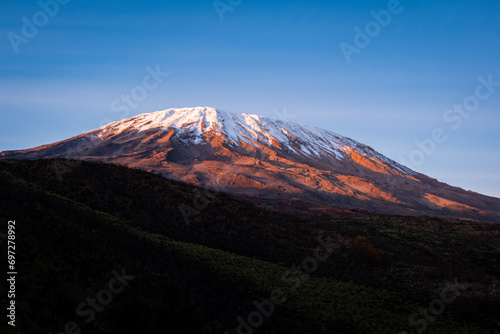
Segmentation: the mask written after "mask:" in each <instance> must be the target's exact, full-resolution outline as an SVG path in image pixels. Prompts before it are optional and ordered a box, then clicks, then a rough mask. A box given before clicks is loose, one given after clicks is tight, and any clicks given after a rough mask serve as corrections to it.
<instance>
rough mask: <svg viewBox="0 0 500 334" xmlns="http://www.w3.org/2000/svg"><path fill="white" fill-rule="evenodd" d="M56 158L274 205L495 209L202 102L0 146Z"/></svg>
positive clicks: (364, 154)
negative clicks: (40, 141) (53, 139)
mask: <svg viewBox="0 0 500 334" xmlns="http://www.w3.org/2000/svg"><path fill="white" fill-rule="evenodd" d="M55 157H64V158H73V159H86V160H98V161H104V162H111V163H118V164H123V165H127V166H131V167H139V168H142V169H145V170H148V171H151V172H154V173H157V174H161V175H163V176H165V177H167V178H171V179H176V180H180V181H184V182H188V183H192V184H196V185H199V186H202V187H211V188H216V189H219V190H221V191H224V192H227V193H230V194H233V195H238V196H245V197H247V198H249V197H250V198H254V199H255V200H258V201H260V202H268V203H273V204H280V205H299V203H300V205H301V206H304V205H305V206H309V207H314V208H317V209H319V208H321V209H324V208H325V207H328V206H343V207H356V208H362V209H368V210H375V211H381V212H387V213H399V214H435V215H450V216H455V217H468V218H476V219H483V220H489V221H497V220H499V217H500V199H496V198H492V197H487V196H483V195H480V194H476V193H472V192H467V191H464V190H463V189H460V188H455V187H451V186H449V185H446V184H444V183H440V182H438V181H437V180H435V179H432V178H429V177H427V176H425V175H422V174H419V173H417V172H415V171H412V170H411V169H409V168H407V167H405V166H402V165H400V164H398V163H396V162H395V161H393V160H391V159H389V158H387V157H385V156H384V155H382V154H380V153H378V152H376V151H375V150H373V149H372V148H370V147H369V146H366V145H363V144H361V143H359V142H357V141H355V140H352V139H350V138H346V137H343V136H341V135H339V134H336V133H333V132H330V131H327V130H323V129H320V128H317V127H311V126H305V125H300V124H296V123H291V122H287V121H283V120H279V119H274V118H268V117H263V116H258V115H247V114H235V113H230V112H225V111H221V110H216V109H214V108H208V107H197V108H182V109H167V110H163V111H157V112H153V113H148V114H141V115H138V116H135V117H132V118H128V119H125V120H121V121H117V122H113V123H110V124H108V125H106V126H103V127H101V128H99V129H96V130H93V131H90V132H88V133H85V134H82V135H80V136H77V137H74V138H70V139H68V140H65V141H62V142H58V143H54V144H50V145H45V146H41V147H37V148H34V149H29V150H21V151H9V152H2V153H0V158H14V159H34V158H55ZM304 203H307V204H304Z"/></svg>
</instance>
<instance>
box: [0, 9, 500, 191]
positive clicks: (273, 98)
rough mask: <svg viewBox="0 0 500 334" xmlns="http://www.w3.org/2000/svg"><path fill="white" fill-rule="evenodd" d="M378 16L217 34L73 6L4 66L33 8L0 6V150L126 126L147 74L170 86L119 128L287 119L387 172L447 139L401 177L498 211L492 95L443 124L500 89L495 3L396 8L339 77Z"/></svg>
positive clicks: (228, 27) (318, 16)
mask: <svg viewBox="0 0 500 334" xmlns="http://www.w3.org/2000/svg"><path fill="white" fill-rule="evenodd" d="M48 1H49V0H42V2H48ZM65 1H67V0H65ZM222 2H223V3H226V4H228V3H230V2H229V1H228V0H222ZM237 2H238V1H235V0H232V3H237ZM388 3H389V1H387V0H386V1H355V0H348V1H314V0H309V1H273V0H243V1H242V2H241V4H239V5H236V6H232V7H233V8H232V9H233V10H232V11H226V12H225V13H224V15H223V17H224V20H221V19H220V17H219V15H218V13H217V11H216V9H215V8H214V6H213V2H212V1H211V0H203V1H199V0H196V1H171V0H170V1H167V0H162V1H148V0H129V1H114V0H110V1H83V0H71V1H69V2H68V3H67V4H65V5H61V6H60V8H59V12H58V13H57V14H56V15H55V16H54V17H49V20H48V23H47V24H46V25H45V26H42V27H40V28H38V29H39V31H38V33H37V34H36V36H34V37H33V38H29V39H28V43H26V44H21V45H19V52H18V53H15V52H14V50H13V47H12V45H11V42H10V41H9V38H8V34H9V33H15V34H18V35H20V36H22V28H23V25H24V23H23V20H22V19H23V17H26V18H27V19H28V20H29V21H32V20H33V15H35V14H36V13H37V12H38V11H40V10H41V7H40V4H39V3H38V1H34V0H33V1H26V0H17V1H8V2H7V1H3V2H2V3H1V4H0V31H1V35H2V39H1V41H0V54H1V59H2V61H1V62H0V71H1V77H0V112H1V122H0V151H2V150H12V149H21V148H29V147H34V146H38V145H42V144H47V143H51V142H55V141H58V140H62V139H66V138H68V137H71V136H74V135H77V134H79V133H82V132H84V131H89V130H91V129H94V128H97V127H99V126H100V125H102V123H104V122H108V121H114V120H118V119H120V118H122V117H123V116H125V115H124V114H123V113H116V112H114V111H113V109H112V108H111V104H112V102H113V101H114V100H115V99H117V98H120V96H121V95H122V94H129V93H130V92H131V90H132V89H133V88H134V87H135V86H137V85H141V84H142V79H143V77H144V76H145V75H146V73H147V71H146V67H147V66H150V67H152V68H155V67H156V66H157V65H159V66H160V68H161V70H162V71H165V72H169V73H170V75H169V76H168V77H167V78H165V80H164V81H163V82H162V83H161V84H160V85H159V86H158V88H156V89H154V90H152V91H150V92H149V93H148V95H147V98H146V99H144V100H143V101H141V102H140V103H138V105H137V107H136V108H134V109H131V110H130V112H129V113H128V114H127V115H126V116H128V117H130V116H133V115H136V114H140V113H144V112H152V111H156V110H163V109H167V108H170V107H189V106H212V107H216V108H220V109H223V110H227V111H232V112H237V113H255V114H261V115H267V116H275V117H276V116H278V117H285V118H288V120H290V121H294V122H298V123H304V124H309V125H316V126H319V127H322V128H324V129H328V130H332V131H335V132H337V133H340V134H342V135H345V136H348V137H351V138H353V139H356V140H358V141H360V142H362V143H365V144H368V145H370V146H372V147H373V148H374V149H376V150H378V151H380V152H381V153H383V154H385V155H387V156H388V157H390V158H392V159H394V160H396V161H399V162H401V161H403V159H406V160H408V159H409V156H410V154H412V152H415V150H417V149H418V146H417V145H416V143H415V141H416V140H425V139H427V138H431V133H432V131H433V130H434V129H435V128H441V129H443V131H445V132H446V135H447V140H446V141H445V142H444V143H439V144H437V145H436V150H435V152H434V153H432V154H430V155H426V156H425V159H424V161H423V163H421V164H419V165H418V166H415V165H413V166H409V167H412V168H414V169H416V170H417V171H419V172H422V173H424V174H427V175H429V176H431V177H435V178H437V179H439V180H441V181H444V182H446V183H449V184H452V185H455V186H460V187H462V188H464V189H467V190H474V191H477V192H481V193H484V194H489V195H493V196H496V197H500V171H499V166H500V146H499V143H500V140H499V139H500V134H499V125H500V113H499V106H500V87H498V88H496V90H495V92H493V93H492V94H491V96H490V97H489V98H488V99H486V100H485V101H481V104H480V107H479V108H478V109H477V110H476V111H474V112H473V113H471V115H470V117H469V118H467V119H463V123H462V124H461V126H460V127H459V128H458V129H453V128H452V125H453V124H454V123H447V122H445V121H444V120H443V115H444V114H445V112H446V110H447V109H449V108H451V107H452V106H453V105H454V104H459V103H462V102H463V101H464V99H465V98H467V97H468V96H470V95H473V94H474V93H475V89H476V86H477V85H478V83H479V81H478V77H479V76H483V77H485V78H487V77H488V75H492V78H493V80H494V81H500V66H499V65H500V44H499V41H500V39H499V36H500V20H499V18H500V1H491V0H488V1H475V2H473V1H470V0H469V1H457V0H452V1H426V0H418V1H416V0H414V1H411V0H401V1H400V6H401V8H402V11H401V12H400V13H399V14H394V15H392V18H391V22H390V23H389V24H388V25H387V26H385V27H383V28H381V31H380V33H379V34H378V35H376V36H374V37H373V38H372V40H371V42H370V44H369V45H368V46H366V47H365V48H363V49H360V53H359V54H353V55H352V62H351V63H348V62H347V61H346V59H345V57H344V55H343V53H342V51H341V49H340V47H339V45H340V44H341V43H342V42H345V43H349V44H352V45H354V41H353V39H354V36H355V32H354V30H353V29H354V28H355V27H356V26H357V27H359V28H360V29H362V30H364V29H365V25H366V24H367V23H369V22H370V21H372V20H373V17H372V16H371V14H370V12H371V11H372V10H374V11H376V12H379V11H380V10H383V9H386V8H387V6H388ZM39 18H40V17H39ZM284 110H286V112H284Z"/></svg>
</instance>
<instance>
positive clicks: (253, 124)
mask: <svg viewBox="0 0 500 334" xmlns="http://www.w3.org/2000/svg"><path fill="white" fill-rule="evenodd" d="M158 128H161V129H163V130H167V129H169V128H173V129H176V131H177V133H178V134H180V133H189V134H190V135H192V139H191V140H192V141H193V143H194V144H201V143H203V142H204V134H206V133H208V132H210V131H214V132H215V133H217V134H222V135H223V136H222V137H223V138H224V140H225V141H226V142H227V143H228V144H231V145H239V144H240V142H243V143H245V144H248V145H252V146H255V143H256V142H258V143H261V144H265V145H269V146H274V147H276V148H278V149H280V150H284V149H285V150H289V151H291V152H294V153H300V154H305V155H307V156H311V157H315V158H319V157H321V156H324V155H329V156H334V157H335V158H336V159H339V160H341V159H344V158H345V157H346V156H347V155H349V154H350V152H351V149H355V150H356V151H358V153H360V154H361V155H363V156H365V157H368V158H369V157H375V158H378V159H380V160H382V161H385V162H386V163H389V164H390V165H392V167H394V168H396V169H398V170H399V171H401V172H404V173H410V174H411V173H412V171H410V170H409V169H408V168H406V167H404V166H401V165H399V164H397V163H396V162H394V161H392V160H390V159H388V158H387V157H385V156H383V155H382V154H380V153H378V152H376V151H374V150H373V149H371V148H370V147H368V146H365V145H363V144H360V143H358V142H356V141H354V140H352V139H350V138H347V137H343V136H341V135H339V134H336V133H334V132H331V131H327V130H323V129H320V128H317V127H312V126H306V125H301V124H297V123H292V122H288V121H283V120H279V119H275V118H271V117H265V116H259V115H255V114H250V115H249V114H236V113H231V112H227V111H222V110H218V109H215V108H211V107H195V108H171V109H166V110H162V111H156V112H153V113H145V114H141V115H137V116H134V117H132V118H128V119H125V120H121V121H117V122H113V123H110V124H108V125H106V126H103V127H101V128H99V129H98V130H100V133H99V134H98V136H102V135H105V134H109V133H114V134H119V133H121V132H123V131H125V130H136V131H138V132H142V131H145V130H150V129H158ZM291 143H293V144H294V145H290V144H291Z"/></svg>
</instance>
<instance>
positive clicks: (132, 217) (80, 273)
mask: <svg viewBox="0 0 500 334" xmlns="http://www.w3.org/2000/svg"><path fill="white" fill-rule="evenodd" d="M51 162H52V161H50V160H39V161H19V162H10V161H1V162H0V189H2V192H0V218H2V219H0V220H1V221H4V222H5V221H7V220H8V219H16V226H17V229H18V233H19V234H18V235H19V237H20V238H22V239H20V240H22V241H24V242H23V243H20V244H19V247H20V248H19V249H18V260H19V263H22V266H23V268H24V269H23V274H22V275H19V277H18V278H19V281H18V287H19V296H18V297H17V300H18V302H19V305H18V312H19V313H18V317H19V319H23V321H21V322H20V324H19V327H20V328H19V330H21V332H26V333H34V332H37V333H38V332H49V331H50V330H53V332H59V331H60V328H61V329H62V327H61V326H64V324H66V323H67V322H68V321H77V322H78V324H79V325H80V326H81V328H82V332H89V333H103V332H108V333H115V332H116V333H123V332H126V331H130V330H132V328H133V330H135V331H139V332H140V331H142V332H144V331H146V332H148V333H165V332H166V331H167V332H176V330H177V332H182V333H221V334H222V333H224V332H225V331H228V332H229V333H235V332H237V331H236V328H237V326H238V322H237V317H238V316H242V317H246V316H247V315H248V314H250V313H251V312H254V311H255V306H254V304H253V301H254V300H256V301H259V302H260V301H262V300H264V299H266V298H269V296H270V294H271V292H272V291H273V290H274V289H276V288H278V287H279V288H282V289H283V291H285V294H286V298H287V300H286V301H285V302H284V303H283V304H282V305H276V307H275V311H274V313H273V314H272V316H271V317H269V319H266V321H265V323H264V324H263V325H262V327H260V328H259V329H258V330H255V333H260V332H262V333H268V332H275V333H311V334H312V333H318V334H319V333H325V334H326V333H399V332H401V331H404V330H406V331H408V332H409V333H416V332H417V330H418V329H419V328H420V327H419V326H416V325H414V324H413V325H412V323H410V322H409V317H410V316H411V315H412V314H413V313H414V312H416V311H417V309H418V308H419V307H429V306H428V304H429V301H431V300H433V299H434V298H436V296H435V291H434V290H436V289H442V288H443V280H444V279H448V280H451V281H453V277H457V276H458V277H459V282H460V284H464V285H465V286H466V289H464V291H463V292H462V293H461V294H460V296H459V298H457V300H455V301H454V302H453V303H450V304H447V305H446V312H445V313H444V314H443V315H441V316H437V317H435V318H434V320H433V321H432V322H429V324H428V325H429V328H428V332H429V333H459V332H467V333H492V334H493V333H498V331H495V330H493V328H495V326H498V324H497V325H495V321H496V320H497V319H496V317H495V315H496V314H498V305H499V304H498V293H497V292H495V291H496V290H495V288H494V286H495V285H494V282H495V281H492V279H493V277H490V275H494V276H497V275H498V269H499V268H498V256H497V253H498V250H497V249H496V248H497V247H498V233H497V232H498V228H500V226H499V225H493V224H478V223H470V222H451V221H445V220H440V219H423V218H404V217H390V216H381V217H376V215H375V216H374V215H365V216H359V217H358V214H355V213H350V214H349V213H348V212H346V213H345V218H346V219H348V221H345V222H342V221H340V220H338V219H335V220H332V219H331V218H333V217H330V219H328V220H325V221H321V220H320V219H318V218H314V217H308V220H306V219H305V218H307V217H301V218H296V217H294V216H288V215H286V214H285V215H283V217H281V218H280V216H281V215H282V214H281V213H277V212H272V211H266V210H261V209H258V208H256V207H250V206H249V205H248V204H245V203H238V202H237V201H234V200H231V199H230V198H228V197H227V196H225V195H223V194H219V195H218V197H217V198H216V200H214V201H213V203H212V204H211V206H213V207H212V208H210V207H207V208H206V209H205V211H204V214H203V215H200V219H199V220H197V221H193V224H192V226H191V231H190V232H191V234H192V237H193V238H197V239H196V240H194V239H193V240H194V241H195V242H196V243H197V244H198V243H200V242H201V243H205V242H214V241H217V239H221V241H222V242H221V245H224V246H225V247H227V245H228V244H229V243H228V241H231V240H234V239H238V238H239V236H244V239H247V240H249V242H250V244H246V245H245V244H244V243H237V245H236V244H235V245H236V246H237V248H235V249H233V251H232V252H228V251H227V250H224V249H222V250H221V249H214V248H213V247H207V246H206V245H197V244H194V243H186V242H179V241H177V240H178V237H179V238H186V236H185V235H184V236H183V233H181V232H179V231H178V230H186V228H187V227H186V226H185V224H182V218H181V217H180V216H179V215H178V214H177V215H175V213H174V212H171V211H169V210H165V205H164V204H163V203H167V204H168V203H170V205H171V206H172V207H175V206H176V205H177V203H179V202H182V201H183V200H184V198H189V197H191V196H192V195H193V190H195V189H194V188H193V187H189V186H186V185H183V184H179V183H176V182H172V181H170V180H165V179H162V178H160V177H157V176H155V175H151V174H149V173H145V172H142V171H137V170H133V169H128V168H123V167H119V166H113V165H105V164H96V163H86V162H84V163H82V164H80V165H78V166H76V167H75V168H74V169H73V171H72V172H71V173H67V174H66V175H65V180H64V182H63V183H59V181H58V180H57V178H56V173H55V170H54V169H52V167H51V166H52V165H51ZM14 174H15V176H14ZM21 179H23V180H21ZM26 180H28V181H29V182H28V181H26ZM84 184H86V186H82V185H84ZM155 188H158V189H157V190H156V191H154V189H155ZM48 190H49V191H48ZM52 191H55V192H57V195H56V194H54V193H53V192H52ZM148 193H149V194H151V195H150V196H149V197H147V196H144V194H148ZM66 197H69V198H70V199H68V198H66ZM127 202H130V203H131V204H130V205H129V206H130V208H129V209H128V210H127V209H122V208H121V207H120V208H119V210H118V211H119V212H120V214H121V215H122V216H123V217H126V218H117V217H114V216H111V215H110V214H109V213H104V212H103V211H102V210H104V211H105V212H109V211H111V210H116V205H117V203H121V205H122V206H124V207H126V205H127ZM86 203H88V204H86ZM249 211H252V212H254V215H253V216H251V215H250V214H249V213H248V212H249ZM158 212H163V216H158V215H157V213H158ZM137 213H139V214H137ZM239 215H241V216H242V217H238V216H239ZM340 217H341V215H339V216H338V217H337V218H340ZM349 217H350V218H349ZM235 218H242V219H243V218H244V219H246V220H245V221H242V222H238V221H237V220H236V219H235ZM279 219H282V220H283V222H281V221H279ZM373 219H376V220H373ZM165 220H167V221H166V222H165ZM175 221H177V223H181V224H180V226H178V227H177V229H174V228H173V229H168V228H167V229H164V227H165V225H175ZM249 226H250V228H249ZM436 228H437V229H438V230H439V231H440V233H435V231H436V230H435V229H436ZM395 231H398V232H397V233H394V232H395ZM207 233H208V234H210V235H209V237H208V238H206V239H205V241H203V240H204V238H203V236H204V235H207ZM360 233H362V235H365V236H366V237H365V238H364V239H365V240H366V239H367V238H368V239H369V240H373V243H374V246H376V247H380V246H382V247H383V248H382V250H383V253H384V257H386V263H385V264H380V263H378V264H377V263H370V261H367V259H366V257H365V256H363V254H364V253H363V252H361V253H360V250H359V249H358V248H357V247H356V245H357V243H356V240H362V239H363V238H360V237H357V238H355V239H354V241H353V240H349V239H353V238H351V237H350V236H355V235H360ZM374 233H376V234H374ZM318 236H320V237H321V238H322V239H324V240H327V239H330V237H331V238H332V241H333V242H334V243H335V244H337V243H338V244H339V246H340V247H339V248H337V247H335V251H334V252H333V253H332V254H331V256H330V258H328V259H327V261H325V262H324V263H319V266H318V270H317V271H315V272H314V273H312V275H311V276H307V278H305V276H302V274H304V273H303V272H299V273H296V274H294V275H293V277H289V276H288V277H289V278H294V277H295V275H297V278H298V277H303V278H302V279H301V281H300V283H301V284H300V288H297V289H294V288H293V286H294V285H295V282H296V279H293V280H288V279H287V280H286V281H283V279H282V277H283V274H284V273H288V272H289V271H290V267H291V266H292V265H295V264H299V265H300V264H301V263H303V262H302V261H303V260H304V259H307V258H309V257H311V256H313V254H314V251H315V248H316V247H317V246H318V241H317V240H315V239H316V238H317V237H318ZM269 238H271V239H269ZM272 238H275V239H274V240H273V239H272ZM263 239H265V240H263ZM448 239H449V240H452V242H449V241H447V240H448ZM174 240H175V241H174ZM241 240H243V239H241ZM252 243H253V244H252ZM418 244H420V246H416V245H418ZM276 246H278V247H276ZM245 247H249V249H247V250H245ZM273 247H275V248H273ZM400 247H402V248H403V249H404V250H405V251H400V250H399V249H400ZM216 248H218V247H216ZM256 248H260V250H261V253H260V254H258V253H247V252H249V251H250V252H254V251H255V249H256ZM242 253H247V255H246V256H241V254H242ZM289 254H292V256H291V257H290V256H288V255H289ZM269 256H277V257H276V258H275V259H273V260H270V259H269ZM262 257H268V259H262ZM457 259H458V261H457ZM346 262H347V263H348V264H349V265H350V266H351V268H353V269H354V268H355V271H353V270H352V269H349V268H346V267H343V266H342V264H344V263H346ZM120 268H125V269H126V272H127V273H129V274H131V275H134V276H136V278H134V280H133V281H131V282H130V285H129V286H128V287H127V289H126V290H124V291H123V293H121V294H120V295H119V296H115V297H116V298H114V299H113V301H112V303H110V304H109V305H108V306H107V307H106V308H105V309H104V310H103V311H102V312H99V313H98V314H97V319H96V322H92V323H90V324H85V322H84V321H83V320H84V319H82V318H81V317H78V316H77V315H75V312H74V310H75V308H76V307H77V306H78V305H79V303H81V302H82V301H84V300H86V298H87V297H91V296H94V295H95V294H96V292H97V291H99V290H100V289H102V288H103V287H105V284H106V282H108V281H109V279H110V278H112V277H113V276H112V274H111V271H112V270H113V269H116V270H120ZM443 268H444V269H443ZM321 269H324V270H321ZM383 272H387V275H384V274H383ZM423 273H425V277H426V278H425V280H424V279H422V274H423ZM343 274H345V275H346V276H345V277H346V278H345V279H340V278H339V277H338V276H337V275H343ZM363 276H365V277H364V278H363ZM363 279H364V280H365V281H366V283H370V285H371V287H370V288H368V287H366V286H363V285H365V284H362V283H361V282H354V283H353V280H355V281H358V280H363ZM387 280H389V282H387ZM383 282H386V283H387V284H388V286H391V287H392V288H393V291H391V292H388V291H386V289H383V288H381V287H377V285H378V284H381V283H383ZM401 284H406V285H407V287H406V288H403V289H402V288H401ZM103 285H104V286H103ZM398 285H399V287H398ZM0 288H1V286H0ZM417 288H418V290H419V291H418V292H416V291H415V290H416V289H417ZM426 289H428V291H427V292H424V291H425V290H426ZM0 290H1V289H0ZM394 290H395V291H394ZM0 292H1V291H0ZM410 293H415V294H414V295H413V297H409V296H408V295H409V294H410ZM414 297H419V299H418V300H415V299H414ZM420 299H421V300H420ZM2 303H3V302H2ZM2 305H3V304H2ZM455 319H460V321H457V320H455ZM4 325H5V323H3V324H2V325H0V328H2V326H4ZM207 325H208V327H207ZM207 328H208V329H207ZM326 328H333V329H331V330H328V329H326Z"/></svg>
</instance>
